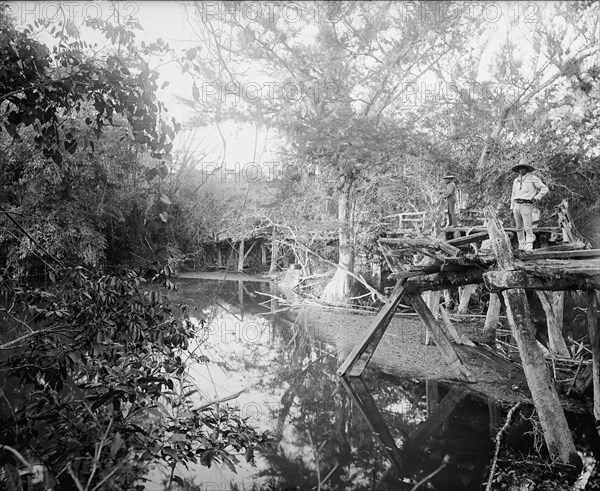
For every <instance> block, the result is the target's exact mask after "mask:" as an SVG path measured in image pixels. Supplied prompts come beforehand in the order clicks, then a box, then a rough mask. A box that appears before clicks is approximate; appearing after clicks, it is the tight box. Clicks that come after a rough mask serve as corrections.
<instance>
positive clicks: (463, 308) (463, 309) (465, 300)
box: [456, 285, 477, 314]
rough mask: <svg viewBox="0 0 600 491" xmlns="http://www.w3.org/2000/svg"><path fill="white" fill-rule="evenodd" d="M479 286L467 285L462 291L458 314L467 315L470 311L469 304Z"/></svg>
mask: <svg viewBox="0 0 600 491" xmlns="http://www.w3.org/2000/svg"><path fill="white" fill-rule="evenodd" d="M476 286H477V285H466V286H464V287H463V288H461V289H460V301H459V303H458V309H457V310H456V313H457V314H466V313H467V312H468V310H469V302H470V301H471V295H472V294H473V292H474V291H475V287H476Z"/></svg>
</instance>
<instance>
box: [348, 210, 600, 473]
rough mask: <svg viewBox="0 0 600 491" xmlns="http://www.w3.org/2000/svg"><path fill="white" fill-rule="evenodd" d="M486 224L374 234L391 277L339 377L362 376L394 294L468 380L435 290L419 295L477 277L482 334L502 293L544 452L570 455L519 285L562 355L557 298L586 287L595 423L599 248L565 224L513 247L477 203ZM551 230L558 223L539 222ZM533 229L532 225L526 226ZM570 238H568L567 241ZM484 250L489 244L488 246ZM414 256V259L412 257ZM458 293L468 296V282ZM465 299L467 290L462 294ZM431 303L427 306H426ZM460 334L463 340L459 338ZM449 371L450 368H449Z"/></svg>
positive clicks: (598, 404) (599, 409)
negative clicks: (433, 233) (458, 233)
mask: <svg viewBox="0 0 600 491" xmlns="http://www.w3.org/2000/svg"><path fill="white" fill-rule="evenodd" d="M485 217H486V220H487V228H486V229H481V228H479V229H469V231H468V232H469V233H468V234H467V235H465V236H463V237H457V238H454V239H451V240H448V241H444V240H439V239H429V238H425V237H418V238H416V237H402V238H382V239H380V240H379V246H380V248H381V250H382V252H383V254H384V257H385V259H386V260H387V262H388V264H389V266H390V268H391V269H392V271H393V274H392V277H394V278H395V279H396V280H397V284H396V286H395V288H394V289H393V291H392V293H391V296H390V297H389V300H388V302H387V303H386V304H385V305H384V307H383V308H382V309H381V311H380V312H379V314H378V315H377V317H376V318H375V319H374V321H373V323H372V325H371V326H370V328H369V329H368V330H367V332H366V333H365V335H364V336H363V338H362V339H361V341H360V342H359V343H358V344H357V345H356V346H355V347H354V349H353V350H352V351H351V353H350V355H349V356H348V357H347V358H346V360H345V361H344V362H343V363H342V365H341V366H340V367H339V369H338V371H337V373H338V375H340V376H350V377H358V376H360V375H362V373H363V371H364V369H365V368H366V366H367V364H368V363H369V360H370V359H371V357H372V355H373V353H374V351H375V349H376V348H377V345H378V344H379V342H380V340H381V338H382V336H383V334H384V333H385V331H386V329H387V327H388V325H389V323H390V321H391V319H392V317H393V315H394V312H395V311H396V308H397V307H398V305H399V304H400V301H401V300H402V299H404V301H405V302H407V303H410V304H411V305H412V306H413V308H414V309H415V311H416V312H417V314H418V315H419V318H420V319H421V321H422V322H423V323H424V325H425V326H426V328H427V330H428V333H429V334H430V335H431V338H432V339H433V341H434V342H435V344H436V345H437V347H438V349H439V351H440V354H441V356H442V358H443V360H444V361H445V362H446V363H447V365H448V366H449V367H450V369H451V370H452V372H453V378H455V379H457V380H460V381H464V382H471V381H474V380H473V378H472V376H471V373H470V372H469V369H468V368H467V366H465V364H464V363H463V361H461V359H460V358H459V356H458V354H457V353H456V351H455V349H454V346H453V343H457V344H458V343H460V344H465V339H464V336H463V337H462V338H460V339H459V337H458V334H457V332H456V330H455V329H454V328H453V326H452V325H451V322H450V320H449V317H448V315H447V313H446V312H445V311H444V310H443V308H442V322H439V321H438V320H437V315H436V314H437V312H438V309H439V308H440V306H439V296H437V297H436V298H435V300H434V301H432V302H430V304H429V305H428V304H427V303H426V301H425V300H424V299H423V297H422V296H421V294H422V293H424V292H428V291H439V290H446V289H449V288H453V287H457V286H466V285H474V284H483V285H485V287H486V288H487V289H488V290H489V291H490V295H491V297H490V304H489V308H488V315H487V317H486V321H485V325H484V332H483V339H484V340H487V341H491V340H494V339H495V328H496V324H497V323H498V318H499V314H500V308H501V301H500V297H503V300H504V305H505V306H506V311H507V317H508V321H509V324H510V326H511V330H512V333H513V336H514V338H515V339H516V341H517V344H518V347H519V353H520V357H521V362H522V365H523V369H524V372H525V376H526V378H527V383H528V386H529V389H530V392H531V395H532V399H533V403H534V404H535V407H536V410H537V412H538V415H539V417H540V423H541V426H542V429H543V431H544V436H545V438H546V443H547V446H548V449H549V450H550V453H551V454H552V455H553V456H554V457H557V458H558V459H560V460H561V461H563V462H569V461H570V460H572V459H574V458H575V457H576V453H575V447H574V444H573V440H572V437H571V434H570V432H569V429H568V425H567V423H566V419H565V416H564V412H563V409H562V407H561V404H560V401H559V399H558V395H557V392H556V389H555V387H554V383H553V380H552V377H551V376H550V373H549V370H548V367H547V364H546V361H545V358H544V353H543V352H542V351H541V348H540V347H539V343H538V342H537V340H536V338H535V335H534V331H533V328H532V323H531V319H530V311H529V305H528V303H527V297H526V290H535V291H536V294H537V295H538V296H539V298H540V301H541V302H542V306H543V308H544V312H545V313H546V317H547V319H548V335H549V338H550V343H549V346H550V349H551V350H552V351H554V353H555V354H559V355H568V350H567V348H566V344H565V341H564V339H563V338H562V333H561V324H562V309H563V307H562V305H563V298H564V293H563V292H564V291H565V290H584V291H587V292H589V293H588V295H589V298H590V299H591V300H590V302H589V303H590V307H589V311H588V319H589V322H588V324H589V328H590V339H591V348H592V353H593V356H592V363H593V374H594V392H595V397H594V406H595V407H594V414H595V417H596V420H597V422H599V423H600V381H599V380H600V379H599V377H600V375H598V374H599V373H600V342H599V341H598V340H599V339H600V335H598V333H597V332H596V306H597V302H596V295H597V291H598V290H600V250H598V249H585V247H586V245H585V244H584V243H583V242H581V241H579V242H575V241H574V238H573V233H572V230H571V228H569V229H568V230H566V231H565V229H564V221H563V234H562V235H563V238H564V239H565V243H564V244H561V245H558V246H551V247H547V248H544V249H537V250H535V251H533V252H528V253H522V252H516V253H515V252H513V250H512V247H511V244H510V239H509V232H506V231H505V229H503V227H502V225H501V223H500V221H499V220H498V218H497V215H496V212H495V211H494V210H493V209H492V208H487V209H486V210H485ZM546 228H548V229H549V232H551V233H554V232H555V231H557V230H558V231H559V232H560V229H557V228H553V229H552V228H551V227H546ZM534 230H535V229H534ZM538 230H539V229H538ZM484 239H489V246H488V247H489V249H488V251H487V253H483V252H485V251H479V253H476V254H475V253H472V252H470V250H469V249H468V248H469V247H470V245H471V244H473V243H477V242H481V241H482V240H484ZM568 240H570V241H571V242H567V241H568ZM490 249H491V250H490ZM415 259H420V260H419V261H418V262H417V264H414V263H415ZM465 290H467V291H466V292H465V295H467V296H470V293H471V291H470V290H468V289H465ZM467 302H468V297H467ZM432 309H433V312H432ZM467 341H468V340H467ZM449 378H452V375H451V374H449Z"/></svg>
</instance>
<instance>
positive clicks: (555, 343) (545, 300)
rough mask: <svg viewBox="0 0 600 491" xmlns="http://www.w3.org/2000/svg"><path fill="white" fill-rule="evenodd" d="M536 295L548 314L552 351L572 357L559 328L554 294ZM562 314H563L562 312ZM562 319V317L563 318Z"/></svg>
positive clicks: (545, 292) (537, 292) (537, 293)
mask: <svg viewBox="0 0 600 491" xmlns="http://www.w3.org/2000/svg"><path fill="white" fill-rule="evenodd" d="M535 293H536V295H537V296H538V298H539V299H540V302H541V303H542V308H543V309H544V313H545V314H546V324H547V326H548V340H549V341H548V344H549V348H550V351H551V352H552V353H555V354H557V355H560V356H565V357H570V356H571V354H570V353H569V350H568V349H567V345H566V343H565V340H564V338H563V334H562V329H561V328H560V327H559V326H558V320H557V319H558V316H557V315H556V312H555V311H554V299H553V297H552V292H548V291H543V290H536V292H535ZM561 314H562V312H561ZM561 318H562V316H561Z"/></svg>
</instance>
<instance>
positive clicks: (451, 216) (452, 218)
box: [446, 199, 457, 227]
mask: <svg viewBox="0 0 600 491" xmlns="http://www.w3.org/2000/svg"><path fill="white" fill-rule="evenodd" d="M447 203H448V205H447V207H446V208H447V209H446V212H447V213H448V226H449V227H455V226H456V225H457V222H456V211H455V209H454V208H455V206H456V200H450V199H449V200H447Z"/></svg>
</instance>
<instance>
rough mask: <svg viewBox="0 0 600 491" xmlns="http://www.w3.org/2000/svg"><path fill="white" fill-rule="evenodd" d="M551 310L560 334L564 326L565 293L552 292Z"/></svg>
mask: <svg viewBox="0 0 600 491" xmlns="http://www.w3.org/2000/svg"><path fill="white" fill-rule="evenodd" d="M552 310H553V311H554V317H555V319H556V326H557V327H558V329H559V330H560V331H561V332H562V328H563V325H564V310H565V292H564V291H562V292H552Z"/></svg>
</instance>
